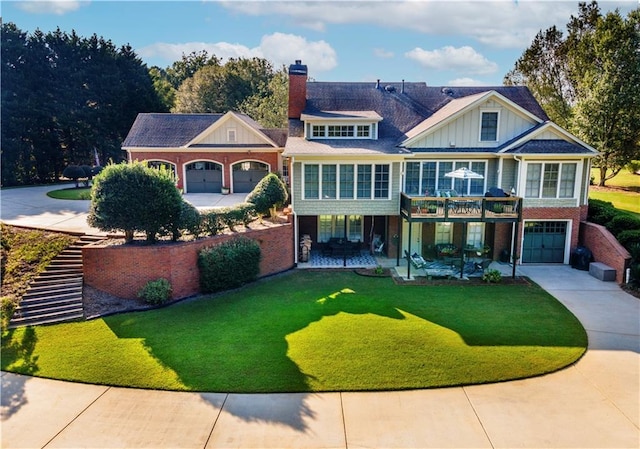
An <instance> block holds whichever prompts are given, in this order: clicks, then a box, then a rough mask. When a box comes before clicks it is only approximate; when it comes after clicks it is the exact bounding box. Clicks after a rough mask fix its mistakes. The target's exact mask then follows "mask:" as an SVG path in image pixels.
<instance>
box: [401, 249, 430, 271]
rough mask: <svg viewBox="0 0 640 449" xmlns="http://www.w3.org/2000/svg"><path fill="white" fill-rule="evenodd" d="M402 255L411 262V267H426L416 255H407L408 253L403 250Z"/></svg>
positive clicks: (424, 262) (424, 261) (425, 263)
mask: <svg viewBox="0 0 640 449" xmlns="http://www.w3.org/2000/svg"><path fill="white" fill-rule="evenodd" d="M404 255H405V257H406V258H407V259H408V260H409V261H410V262H411V265H413V266H414V267H415V268H424V266H425V265H427V261H426V260H424V259H423V258H422V256H421V255H420V254H418V253H413V254H411V255H409V252H408V251H407V250H406V249H405V250H404Z"/></svg>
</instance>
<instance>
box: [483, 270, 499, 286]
mask: <svg viewBox="0 0 640 449" xmlns="http://www.w3.org/2000/svg"><path fill="white" fill-rule="evenodd" d="M482 280H483V281H484V282H486V283H487V284H491V283H494V284H497V283H498V282H501V281H502V273H500V271H498V270H494V269H489V270H486V271H485V272H484V273H483V274H482Z"/></svg>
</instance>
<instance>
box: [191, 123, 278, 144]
mask: <svg viewBox="0 0 640 449" xmlns="http://www.w3.org/2000/svg"><path fill="white" fill-rule="evenodd" d="M230 129H233V130H235V133H236V140H235V142H230V141H229V140H228V137H227V136H228V131H229V130H230ZM198 143H199V144H209V145H229V144H236V145H237V144H241V145H247V146H251V145H264V144H266V143H267V142H266V141H265V140H264V139H261V138H260V136H258V135H256V133H254V132H252V131H251V130H249V129H248V128H247V127H246V126H244V125H243V124H241V123H239V122H237V121H235V120H227V121H226V122H225V123H223V124H222V125H221V126H220V127H219V128H216V129H215V130H214V131H213V132H212V133H209V134H208V135H206V136H204V138H203V139H202V140H201V141H199V142H198Z"/></svg>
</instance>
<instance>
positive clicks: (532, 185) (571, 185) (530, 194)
mask: <svg viewBox="0 0 640 449" xmlns="http://www.w3.org/2000/svg"><path fill="white" fill-rule="evenodd" d="M576 170H577V164H575V163H533V164H528V165H527V176H526V184H525V193H524V196H525V198H573V197H574V194H575V184H576Z"/></svg>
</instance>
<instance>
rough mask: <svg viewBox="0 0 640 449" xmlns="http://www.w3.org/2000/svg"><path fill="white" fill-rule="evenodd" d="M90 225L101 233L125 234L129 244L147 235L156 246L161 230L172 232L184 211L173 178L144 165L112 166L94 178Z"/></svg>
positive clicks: (163, 170)
mask: <svg viewBox="0 0 640 449" xmlns="http://www.w3.org/2000/svg"><path fill="white" fill-rule="evenodd" d="M91 193H92V195H91V207H90V210H89V216H88V219H87V222H88V223H89V225H90V226H93V227H96V228H98V229H100V230H102V231H124V233H125V239H126V240H127V242H130V241H132V240H133V236H134V232H136V231H140V232H144V233H145V234H146V236H147V241H149V242H152V243H153V242H155V241H156V239H157V234H158V233H159V232H160V231H161V230H162V229H171V225H172V223H176V220H178V218H177V217H179V215H180V210H181V207H182V196H181V195H180V192H179V191H178V189H177V188H176V186H175V184H174V182H173V175H172V174H171V172H170V171H169V170H166V169H163V168H149V167H148V166H147V164H146V163H144V162H133V163H129V164H127V163H122V164H111V165H108V166H107V167H105V168H104V169H103V170H102V172H101V173H100V174H99V175H97V176H96V177H95V181H94V183H93V189H92V192H91Z"/></svg>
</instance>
